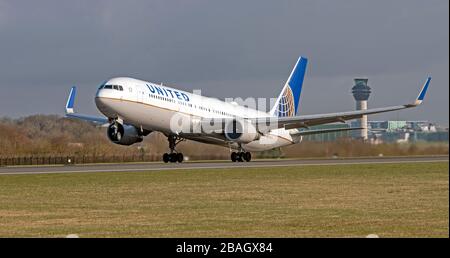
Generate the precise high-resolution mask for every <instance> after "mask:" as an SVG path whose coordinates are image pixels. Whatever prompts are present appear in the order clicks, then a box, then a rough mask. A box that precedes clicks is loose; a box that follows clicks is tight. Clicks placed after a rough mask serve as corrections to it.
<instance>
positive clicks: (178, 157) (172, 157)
mask: <svg viewBox="0 0 450 258" xmlns="http://www.w3.org/2000/svg"><path fill="white" fill-rule="evenodd" d="M167 140H168V141H169V148H170V153H164V154H163V157H162V158H163V161H164V163H168V162H172V163H175V162H179V163H181V162H183V159H184V157H183V153H181V152H177V151H176V150H175V147H176V146H177V144H178V143H180V142H182V141H184V139H181V138H178V137H177V136H175V135H169V136H167Z"/></svg>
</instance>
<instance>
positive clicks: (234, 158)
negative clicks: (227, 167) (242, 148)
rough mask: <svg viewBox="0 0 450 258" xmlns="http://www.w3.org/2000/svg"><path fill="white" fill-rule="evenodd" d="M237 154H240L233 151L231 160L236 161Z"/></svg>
mask: <svg viewBox="0 0 450 258" xmlns="http://www.w3.org/2000/svg"><path fill="white" fill-rule="evenodd" d="M237 156H238V155H237V153H236V152H234V151H233V152H232V153H231V161H233V162H236V161H237V158H238V157H237Z"/></svg>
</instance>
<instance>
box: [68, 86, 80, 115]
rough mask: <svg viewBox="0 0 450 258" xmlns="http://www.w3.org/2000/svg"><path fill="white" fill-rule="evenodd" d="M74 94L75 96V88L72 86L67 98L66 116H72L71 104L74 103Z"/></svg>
mask: <svg viewBox="0 0 450 258" xmlns="http://www.w3.org/2000/svg"><path fill="white" fill-rule="evenodd" d="M76 94H77V88H76V87H75V86H73V87H72V88H71V89H70V93H69V98H67V103H66V114H72V113H73V104H74V102H75V96H76Z"/></svg>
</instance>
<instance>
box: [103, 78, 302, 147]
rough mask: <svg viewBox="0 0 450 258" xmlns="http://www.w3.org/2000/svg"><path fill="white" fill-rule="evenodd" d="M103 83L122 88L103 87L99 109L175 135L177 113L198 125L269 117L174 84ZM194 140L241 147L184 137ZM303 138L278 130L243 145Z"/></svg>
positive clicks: (120, 80) (285, 142)
mask: <svg viewBox="0 0 450 258" xmlns="http://www.w3.org/2000/svg"><path fill="white" fill-rule="evenodd" d="M104 85H113V86H114V85H116V86H121V87H120V88H119V87H111V88H104V87H103V88H102V87H101V88H100V89H99V90H98V92H97V94H96V98H95V103H96V105H97V108H98V109H99V110H100V112H102V113H103V114H104V115H105V116H107V117H108V118H118V119H120V120H122V121H123V122H124V123H126V124H129V125H134V126H136V127H137V128H142V129H146V130H149V131H160V132H162V133H164V134H167V135H169V134H174V133H175V134H176V133H177V132H174V131H173V130H172V128H171V119H172V117H173V116H174V115H177V116H181V117H183V121H185V122H186V121H187V122H188V123H190V124H195V123H196V122H198V121H200V120H201V119H204V118H257V117H268V116H270V115H269V114H268V113H266V112H261V111H258V110H256V109H252V108H247V107H244V106H239V105H237V104H236V103H228V102H225V101H221V100H219V99H215V98H209V97H204V96H201V95H196V94H192V93H189V92H185V91H181V90H177V89H174V88H171V87H167V86H163V85H158V84H155V83H151V82H146V81H142V80H138V79H133V78H127V77H119V78H113V79H110V80H109V81H107V82H105V83H104V84H103V86H104ZM185 138H188V139H191V140H195V141H200V142H205V143H211V144H218V145H222V146H229V147H231V148H239V145H238V144H237V143H234V142H227V143H226V144H225V145H224V142H223V141H222V142H221V143H219V142H216V141H214V140H208V139H207V137H202V136H201V135H197V136H192V137H189V136H188V137H185ZM300 140H301V137H299V136H297V137H292V136H291V135H290V133H289V130H285V129H275V130H271V131H269V132H268V133H266V134H264V135H262V136H261V137H260V138H259V139H258V140H255V141H253V142H250V143H246V144H242V145H241V148H242V149H244V150H246V151H264V150H270V149H273V148H276V147H281V146H286V145H290V144H294V143H298V142H299V141H300Z"/></svg>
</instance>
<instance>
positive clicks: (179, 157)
mask: <svg viewBox="0 0 450 258" xmlns="http://www.w3.org/2000/svg"><path fill="white" fill-rule="evenodd" d="M183 158H184V157H183V153H181V152H179V153H177V161H178V162H179V163H181V162H183Z"/></svg>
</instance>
